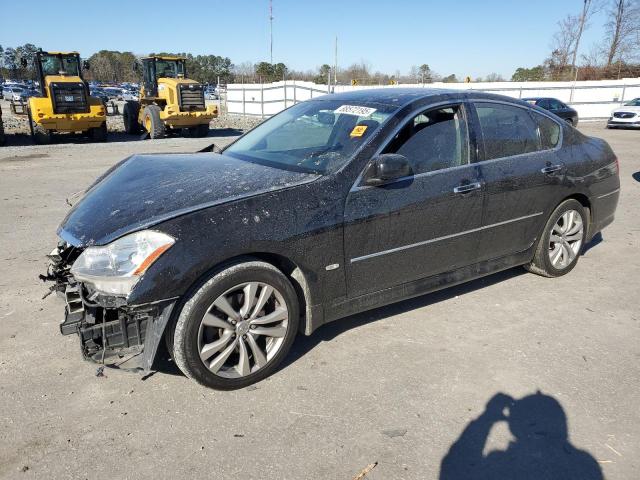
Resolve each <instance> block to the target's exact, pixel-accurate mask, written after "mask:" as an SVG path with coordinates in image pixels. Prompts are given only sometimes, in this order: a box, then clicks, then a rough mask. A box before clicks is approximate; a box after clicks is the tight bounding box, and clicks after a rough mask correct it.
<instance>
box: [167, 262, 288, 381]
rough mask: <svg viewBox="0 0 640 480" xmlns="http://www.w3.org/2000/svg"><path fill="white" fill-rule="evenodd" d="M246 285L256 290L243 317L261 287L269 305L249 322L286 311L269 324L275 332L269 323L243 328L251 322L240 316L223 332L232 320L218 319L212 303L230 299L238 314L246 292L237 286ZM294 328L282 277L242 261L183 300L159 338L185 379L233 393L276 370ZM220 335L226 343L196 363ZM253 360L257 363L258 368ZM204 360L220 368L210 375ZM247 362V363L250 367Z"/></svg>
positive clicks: (219, 314) (271, 268)
mask: <svg viewBox="0 0 640 480" xmlns="http://www.w3.org/2000/svg"><path fill="white" fill-rule="evenodd" d="M248 283H251V284H252V285H260V286H259V287H256V288H257V289H254V290H253V292H252V296H251V297H249V298H251V299H252V302H253V301H254V300H253V299H254V298H255V299H256V300H255V303H253V306H252V307H250V308H249V309H248V311H249V312H250V311H251V310H252V309H255V308H257V307H256V303H258V302H259V301H260V300H259V296H260V297H261V296H262V293H263V292H264V286H271V287H272V288H273V289H274V290H273V293H269V294H268V295H269V300H268V302H267V303H265V304H264V308H263V309H262V310H261V312H264V313H263V314H262V315H258V316H257V317H256V318H255V319H254V320H253V321H259V320H260V319H261V318H262V319H266V318H267V316H268V315H273V314H277V313H278V312H279V311H282V310H283V307H286V310H285V312H286V313H285V314H284V315H285V316H286V320H285V321H284V322H275V327H277V328H275V329H274V328H271V327H273V326H274V322H268V323H265V324H264V325H266V327H264V328H263V327H261V326H260V325H252V326H251V327H249V326H248V325H249V324H250V323H251V322H252V320H250V319H248V320H247V315H248V314H246V315H245V316H244V317H242V316H239V317H237V318H238V319H239V320H238V321H237V323H234V325H233V326H231V327H230V328H231V329H228V324H229V322H231V321H232V317H230V316H227V318H226V319H224V318H223V317H225V316H226V315H224V314H222V311H220V310H217V307H216V306H215V305H214V302H215V303H216V304H217V303H218V301H219V299H220V298H227V299H229V298H230V299H231V300H230V301H229V303H228V304H227V305H232V304H233V305H235V306H234V311H235V312H236V313H237V314H239V315H242V308H240V307H241V306H242V305H243V301H244V298H246V292H247V290H246V288H247V287H244V289H243V288H241V287H242V286H243V285H246V284H248ZM249 291H251V290H249ZM228 292H245V293H240V294H239V296H237V297H236V296H235V293H231V296H230V297H226V295H227V294H228ZM233 298H236V299H237V303H235V304H234V301H233ZM250 304H251V302H250ZM268 309H271V311H270V313H267V311H268ZM207 312H210V313H215V317H217V318H215V317H209V316H208V313H207ZM245 313H247V312H245ZM205 315H207V318H215V320H216V322H217V323H216V325H215V326H205V325H204V323H202V322H203V321H204V318H205ZM249 318H252V317H249ZM220 319H222V320H220ZM220 322H222V323H223V324H224V325H226V327H225V329H223V328H222V327H220V325H219V323H220ZM298 324H299V306H298V298H297V296H296V292H295V290H294V289H293V286H292V285H291V282H289V280H288V279H287V277H286V276H285V275H284V274H283V273H282V272H281V271H280V270H278V269H277V268H276V267H274V266H273V265H270V264H268V263H265V262H260V261H247V262H243V263H237V264H235V265H232V266H230V267H228V268H225V269H224V270H221V271H218V272H217V273H215V274H214V275H213V276H212V277H210V278H209V279H208V280H207V281H206V282H204V283H203V284H201V285H200V287H199V288H198V289H197V290H196V291H195V292H194V293H193V294H192V295H190V296H189V297H188V298H187V299H186V302H185V303H184V306H183V307H182V309H181V311H180V315H179V316H178V317H177V319H176V320H175V327H174V328H171V327H170V326H169V327H167V328H168V331H167V333H166V335H165V338H166V340H167V347H168V350H169V352H170V354H171V355H172V357H173V359H174V361H175V362H176V365H177V366H178V368H179V369H180V370H181V371H182V372H183V373H184V374H185V375H186V376H187V377H189V378H191V379H193V380H195V381H196V382H198V383H199V384H201V385H204V386H206V387H210V388H214V389H218V390H234V389H237V388H243V387H246V386H248V385H251V384H252V383H255V382H257V381H259V380H262V379H264V378H266V377H267V376H269V375H271V374H272V373H273V372H274V371H275V370H276V369H277V368H278V365H279V364H280V362H281V361H282V360H283V359H284V358H285V356H286V355H287V353H288V351H289V349H290V348H291V345H292V344H293V341H294V339H295V337H296V334H297V331H298ZM249 328H250V329H249ZM258 330H260V331H261V332H262V331H266V330H271V331H272V332H273V331H274V330H278V331H279V332H280V333H279V334H278V335H264V334H262V333H258ZM212 332H213V336H212V337H209V340H210V341H211V343H210V342H209V340H206V337H205V335H206V334H211V333H212ZM254 332H255V333H254ZM225 335H228V337H227V338H230V340H227V343H225V344H224V346H221V347H219V348H217V349H216V350H214V352H215V353H213V354H212V355H211V356H210V357H207V358H206V359H201V358H200V352H201V351H202V352H204V351H205V350H206V346H207V345H213V343H215V342H219V341H221V340H223V338H222V337H223V336H225ZM249 337H251V338H249ZM276 337H277V338H276ZM269 342H272V343H271V347H272V350H271V351H269V350H268V348H269ZM257 345H260V347H259V348H260V352H259V353H260V354H261V356H260V357H258V356H256V353H254V352H256V350H255V349H254V348H257V347H256V346H257ZM262 345H265V347H264V348H262V347H261V346H262ZM203 346H204V347H205V349H204V350H203V349H202V347H203ZM229 351H230V352H231V353H230V354H227V356H226V357H224V355H223V353H224V352H229ZM242 351H244V352H245V353H244V358H245V359H246V366H247V369H246V371H245V373H241V363H242V361H241V358H242V355H241V353H242ZM223 357H224V358H223ZM220 358H223V360H220ZM236 359H237V361H236ZM258 359H261V361H262V365H259V363H258ZM205 361H206V362H207V363H208V364H209V365H210V366H211V365H213V364H214V363H216V362H220V365H222V367H217V368H219V370H217V372H216V373H214V371H212V370H210V368H209V367H208V366H207V365H205ZM251 361H253V366H252V365H251V363H252V362H251ZM234 364H235V365H234Z"/></svg>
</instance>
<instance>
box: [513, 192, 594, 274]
mask: <svg viewBox="0 0 640 480" xmlns="http://www.w3.org/2000/svg"><path fill="white" fill-rule="evenodd" d="M588 222H589V217H588V215H587V211H586V210H585V208H584V207H583V206H582V204H581V203H580V202H578V201H577V200H573V199H570V200H566V201H564V202H562V203H561V204H560V205H558V207H557V208H556V209H555V210H554V211H553V213H552V214H551V216H550V217H549V220H548V221H547V224H546V225H545V227H544V230H543V233H542V236H541V237H540V239H539V240H538V245H537V247H536V252H535V254H534V257H533V260H532V261H531V263H530V264H528V265H526V266H525V268H526V269H527V270H529V271H530V272H533V273H537V274H538V275H542V276H545V277H560V276H562V275H565V274H567V273H569V272H570V271H571V270H572V269H573V267H575V266H576V263H578V258H579V256H580V252H581V250H582V246H583V244H584V241H585V238H586V236H587V228H588Z"/></svg>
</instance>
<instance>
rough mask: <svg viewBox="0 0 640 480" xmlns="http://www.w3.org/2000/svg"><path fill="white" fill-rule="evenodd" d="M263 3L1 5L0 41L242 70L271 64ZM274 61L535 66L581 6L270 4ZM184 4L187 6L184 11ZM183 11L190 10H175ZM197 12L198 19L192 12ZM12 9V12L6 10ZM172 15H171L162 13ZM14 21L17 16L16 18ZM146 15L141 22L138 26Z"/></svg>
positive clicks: (453, 68)
mask: <svg viewBox="0 0 640 480" xmlns="http://www.w3.org/2000/svg"><path fill="white" fill-rule="evenodd" d="M268 4H269V2H268V0H226V1H220V0H205V1H184V0H178V1H175V0H171V1H165V0H156V1H153V2H150V1H123V0H109V1H102V2H97V1H94V0H82V1H79V0H61V1H58V2H55V8H54V3H51V2H50V1H46V2H45V1H42V0H32V1H25V2H23V1H10V0H0V11H2V12H3V13H2V15H1V16H0V45H2V46H4V47H6V46H16V45H21V44H23V43H26V42H31V43H35V44H36V45H38V46H41V47H42V48H44V49H45V50H47V49H48V50H77V51H79V52H80V53H81V54H82V55H83V56H86V57H88V56H89V55H91V54H92V53H94V52H96V51H98V50H101V49H108V50H129V51H133V52H134V53H138V54H147V53H149V52H151V51H172V52H182V51H186V52H192V53H193V54H209V53H211V54H215V55H222V56H227V57H230V58H231V60H232V61H233V62H234V63H236V64H238V63H242V62H245V61H250V62H254V63H255V62H259V61H263V60H266V61H268V60H269V23H268ZM273 4H274V7H273V8H274V17H275V19H274V62H284V63H285V64H287V65H288V66H289V67H290V68H294V69H297V70H306V69H314V68H315V67H317V66H318V65H320V64H322V63H330V64H333V42H334V38H335V35H338V42H339V47H338V48H339V50H338V56H339V58H338V63H339V64H340V65H341V66H343V67H344V66H348V65H349V64H351V63H354V62H359V61H361V60H364V61H366V62H367V63H369V64H370V65H371V66H372V67H373V69H374V70H380V71H384V72H389V73H394V72H395V71H396V70H399V71H400V72H401V73H406V72H408V71H409V69H410V67H411V65H418V64H422V63H428V64H429V65H430V66H431V68H432V69H433V70H435V71H436V72H438V73H440V74H442V75H448V74H450V73H455V74H456V75H458V76H460V77H464V76H466V75H471V76H473V77H477V76H484V75H487V74H488V73H491V72H497V73H500V74H502V75H503V76H505V77H507V78H508V77H510V76H511V74H512V73H513V71H514V70H515V68H516V67H518V66H534V65H537V64H539V63H541V62H542V61H543V60H544V58H545V56H546V55H547V54H548V52H549V49H550V48H549V46H550V42H551V37H552V35H553V33H554V31H555V30H556V28H557V22H558V21H559V20H560V19H561V18H563V17H564V16H565V15H566V14H567V13H576V14H577V13H578V12H579V11H580V8H581V5H582V0H536V1H524V0H519V1H507V0H502V1H498V0H484V1H480V0H477V1H473V0H458V1H456V0H449V1H444V0H441V1H433V0H385V1H382V0H369V1H366V0H360V1H353V0H351V1H349V0H346V1H339V0H322V1H314V2H310V1H305V0H297V1H296V0H273ZM187 6H188V7H187ZM181 8H186V9H187V10H188V12H189V13H188V14H184V15H181V14H180V13H179V10H180V9H181ZM194 11H195V14H194ZM9 12H10V14H9ZM166 12H168V14H167V13H166ZM13 19H19V20H18V21H13ZM142 19H144V20H142ZM602 23H604V22H603V19H602V16H598V17H596V18H594V20H593V21H592V22H591V28H590V29H589V30H588V31H587V32H586V33H585V38H584V42H583V47H582V48H581V53H587V52H588V51H589V49H590V47H591V44H593V42H596V41H598V40H600V38H601V36H602Z"/></svg>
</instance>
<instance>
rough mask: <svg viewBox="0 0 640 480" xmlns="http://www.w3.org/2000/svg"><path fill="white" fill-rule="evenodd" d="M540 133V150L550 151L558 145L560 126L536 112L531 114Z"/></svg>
mask: <svg viewBox="0 0 640 480" xmlns="http://www.w3.org/2000/svg"><path fill="white" fill-rule="evenodd" d="M531 115H532V116H533V119H534V121H535V122H536V124H537V125H538V131H539V132H540V148H541V150H551V149H553V148H555V147H557V146H558V144H559V143H560V125H558V124H557V123H556V122H554V121H553V120H551V119H550V118H549V117H547V116H545V115H542V114H540V113H538V112H534V111H532V112H531Z"/></svg>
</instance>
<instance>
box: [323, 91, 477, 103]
mask: <svg viewBox="0 0 640 480" xmlns="http://www.w3.org/2000/svg"><path fill="white" fill-rule="evenodd" d="M465 92H466V90H453V89H447V88H366V89H362V90H353V91H350V92H341V93H334V94H331V95H326V96H323V97H318V99H320V98H321V99H322V100H338V101H341V102H349V101H352V102H365V103H379V104H383V105H395V106H402V105H406V104H408V103H411V102H413V101H415V100H420V99H422V98H428V97H434V96H436V95H442V94H463V93H465ZM314 100H315V99H314Z"/></svg>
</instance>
